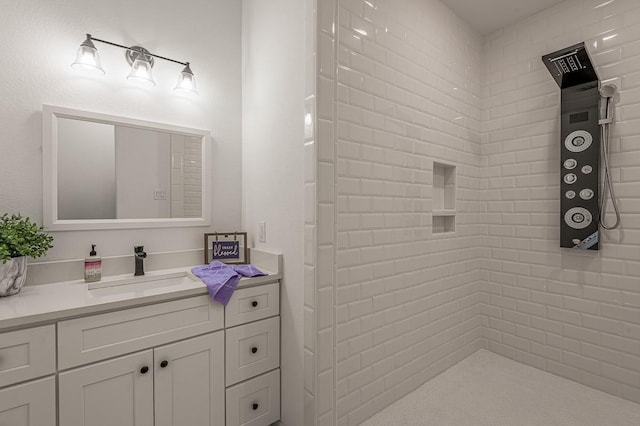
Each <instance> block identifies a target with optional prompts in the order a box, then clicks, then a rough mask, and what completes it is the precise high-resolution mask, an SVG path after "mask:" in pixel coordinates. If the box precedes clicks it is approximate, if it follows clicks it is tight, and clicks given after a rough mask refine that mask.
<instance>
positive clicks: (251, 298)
mask: <svg viewBox="0 0 640 426" xmlns="http://www.w3.org/2000/svg"><path fill="white" fill-rule="evenodd" d="M279 288H280V287H279V285H278V283H273V284H267V285H261V286H257V287H249V288H241V289H238V290H236V291H235V292H234V293H233V296H232V297H231V299H230V300H229V303H228V304H227V306H226V307H225V310H224V315H225V317H224V324H225V327H233V326H234V325H240V324H244V323H247V322H251V321H258V320H261V319H264V318H268V317H272V316H274V315H278V314H279V313H280V292H279Z"/></svg>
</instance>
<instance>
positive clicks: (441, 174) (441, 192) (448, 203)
mask: <svg viewBox="0 0 640 426" xmlns="http://www.w3.org/2000/svg"><path fill="white" fill-rule="evenodd" d="M432 208H433V210H434V211H438V210H455V208H456V166H452V165H450V164H443V163H436V162H434V163H433V205H432Z"/></svg>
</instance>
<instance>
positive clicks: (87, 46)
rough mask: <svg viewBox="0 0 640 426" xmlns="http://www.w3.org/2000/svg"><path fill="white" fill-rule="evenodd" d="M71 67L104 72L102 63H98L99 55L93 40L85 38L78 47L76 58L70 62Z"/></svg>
mask: <svg viewBox="0 0 640 426" xmlns="http://www.w3.org/2000/svg"><path fill="white" fill-rule="evenodd" d="M71 67H72V68H75V69H85V70H90V71H97V72H99V73H102V74H104V70H103V69H102V65H101V64H100V55H99V54H98V50H97V49H96V47H95V46H94V45H93V42H92V41H91V40H90V39H89V38H87V39H86V40H85V41H84V42H83V43H82V44H81V45H80V48H79V49H78V53H77V54H76V60H75V62H74V63H72V64H71Z"/></svg>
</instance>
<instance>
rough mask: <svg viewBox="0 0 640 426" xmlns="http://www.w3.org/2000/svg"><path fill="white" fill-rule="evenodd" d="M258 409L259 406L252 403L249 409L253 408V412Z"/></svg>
mask: <svg viewBox="0 0 640 426" xmlns="http://www.w3.org/2000/svg"><path fill="white" fill-rule="evenodd" d="M258 407H259V405H258V404H257V403H255V402H254V403H253V405H252V406H251V408H253V411H255V410H257V409H258Z"/></svg>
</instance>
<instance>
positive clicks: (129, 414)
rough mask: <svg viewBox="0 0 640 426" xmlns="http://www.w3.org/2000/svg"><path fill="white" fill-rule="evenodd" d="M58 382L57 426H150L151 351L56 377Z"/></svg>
mask: <svg viewBox="0 0 640 426" xmlns="http://www.w3.org/2000/svg"><path fill="white" fill-rule="evenodd" d="M145 367H146V368H145ZM58 382H59V409H60V424H61V425H64V426H114V425H118V426H153V351H152V350H147V351H143V352H138V353H135V354H132V355H128V356H123V357H120V358H116V359H113V360H111V361H106V362H101V363H98V364H94V365H90V366H87V367H81V368H76V369H75V370H71V371H67V372H65V373H60V376H59V379H58Z"/></svg>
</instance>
